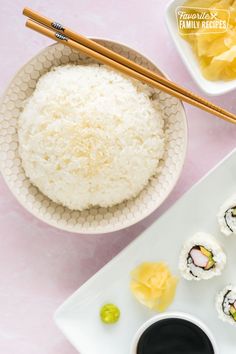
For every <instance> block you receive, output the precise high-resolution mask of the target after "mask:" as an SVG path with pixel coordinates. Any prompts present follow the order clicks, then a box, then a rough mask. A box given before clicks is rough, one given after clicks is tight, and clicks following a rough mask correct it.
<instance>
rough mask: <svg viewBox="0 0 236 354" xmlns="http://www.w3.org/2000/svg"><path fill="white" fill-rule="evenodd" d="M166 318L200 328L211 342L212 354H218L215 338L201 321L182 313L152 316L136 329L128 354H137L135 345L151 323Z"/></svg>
mask: <svg viewBox="0 0 236 354" xmlns="http://www.w3.org/2000/svg"><path fill="white" fill-rule="evenodd" d="M167 318H179V319H182V320H186V321H189V322H191V323H193V324H195V325H196V326H198V327H199V328H201V329H202V330H203V332H204V333H205V334H206V335H207V337H208V338H209V339H210V342H211V344H212V347H213V349H214V354H219V351H218V347H217V344H216V341H215V338H214V336H213V334H212V333H211V331H210V330H209V328H208V327H207V326H206V325H205V324H204V323H203V322H202V321H200V320H199V319H198V318H196V317H194V316H192V315H190V314H187V313H184V312H167V313H164V314H161V315H157V316H154V317H152V318H150V319H149V320H148V321H146V322H145V323H144V324H143V325H142V326H141V327H140V328H139V329H138V331H137V332H136V334H135V336H134V339H133V341H132V344H131V348H130V354H137V345H138V342H139V339H140V337H141V336H142V334H143V333H144V332H145V330H146V329H147V328H148V327H150V326H151V325H152V324H153V323H156V322H158V321H161V320H164V319H167Z"/></svg>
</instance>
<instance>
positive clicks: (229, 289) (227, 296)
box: [216, 285, 236, 326]
mask: <svg viewBox="0 0 236 354" xmlns="http://www.w3.org/2000/svg"><path fill="white" fill-rule="evenodd" d="M216 310H217V312H218V316H219V319H221V320H222V321H224V322H228V323H230V324H232V325H234V326H236V286H233V285H227V286H226V287H225V288H224V289H223V290H221V291H220V292H219V293H218V294H217V296H216Z"/></svg>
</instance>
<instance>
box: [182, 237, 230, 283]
mask: <svg viewBox="0 0 236 354" xmlns="http://www.w3.org/2000/svg"><path fill="white" fill-rule="evenodd" d="M225 264H226V255H225V253H224V252H223V251H222V249H221V247H220V246H219V245H218V243H217V242H216V240H215V238H214V237H213V236H211V235H209V234H207V233H204V232H198V233H196V234H195V235H193V237H191V238H190V239H188V240H187V241H186V243H185V244H184V247H183V249H182V252H181V254H180V259H179V270H180V272H181V275H182V276H183V277H184V278H185V279H187V280H201V279H210V278H212V277H214V276H217V275H220V274H221V272H222V270H223V269H224V266H225Z"/></svg>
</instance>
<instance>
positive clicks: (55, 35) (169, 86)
mask: <svg viewBox="0 0 236 354" xmlns="http://www.w3.org/2000/svg"><path fill="white" fill-rule="evenodd" d="M23 13H24V14H25V15H27V16H29V17H30V18H32V19H34V21H32V20H27V22H26V26H27V27H29V28H31V29H33V30H35V31H37V32H39V33H41V34H44V35H46V36H47V37H50V38H52V39H54V40H57V41H58V42H63V43H64V44H65V45H67V46H69V47H71V48H74V49H77V50H79V51H81V52H83V53H85V54H86V55H88V56H91V57H93V58H95V59H96V60H98V61H99V62H102V63H104V64H107V65H109V66H111V67H112V68H114V69H116V70H119V71H121V72H122V73H124V74H127V75H129V76H131V77H133V78H135V79H137V80H140V81H142V82H145V83H147V84H149V85H152V86H154V87H156V88H158V89H160V90H162V91H164V92H166V93H168V94H170V95H172V96H175V97H177V98H179V99H181V100H183V101H185V102H187V103H189V104H192V105H194V106H196V107H199V108H200V109H203V110H205V111H207V112H209V113H212V114H215V115H217V116H218V117H220V118H222V119H224V120H227V121H229V122H231V123H236V116H235V115H234V114H232V113H230V112H228V111H226V110H224V109H223V108H221V107H219V106H216V105H214V104H213V103H211V102H209V101H208V100H206V99H204V98H201V97H200V96H197V95H195V94H193V93H191V92H190V91H188V90H185V89H184V88H182V87H181V86H178V85H177V84H175V83H173V82H171V81H169V80H167V79H165V78H163V77H162V76H159V75H157V74H156V73H154V72H152V71H150V70H148V69H146V68H144V67H142V66H141V65H138V64H136V63H135V62H133V61H131V60H129V59H127V58H125V57H123V56H121V55H119V54H117V53H115V52H113V51H111V50H109V49H107V48H105V47H103V46H102V45H99V44H98V43H96V42H94V41H92V40H90V39H88V38H86V37H84V36H81V35H79V34H76V33H75V32H73V31H71V30H69V29H66V28H64V27H63V26H62V25H60V24H59V23H56V22H53V21H52V20H50V19H48V18H45V17H44V16H42V15H40V14H38V13H36V12H34V11H33V10H30V9H28V8H25V9H24V11H23ZM35 21H39V23H37V22H35ZM42 24H43V25H42ZM45 26H47V27H45ZM55 29H56V30H57V31H58V30H60V32H55ZM68 35H69V37H68ZM72 37H73V38H74V39H76V40H74V39H72ZM82 42H83V43H82Z"/></svg>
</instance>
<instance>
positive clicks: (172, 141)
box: [0, 40, 187, 234]
mask: <svg viewBox="0 0 236 354" xmlns="http://www.w3.org/2000/svg"><path fill="white" fill-rule="evenodd" d="M97 41H98V42H100V43H102V44H103V45H105V46H107V47H109V48H111V49H113V50H114V51H116V52H118V53H120V54H122V55H124V56H126V57H128V58H130V59H132V60H134V61H136V62H138V63H140V64H141V65H144V66H146V67H148V68H149V69H151V70H155V71H156V72H158V73H160V74H161V72H160V71H159V70H158V69H157V67H156V66H155V65H154V64H153V63H152V62H150V60H148V59H147V58H145V57H144V56H142V55H141V54H139V53H137V52H136V51H134V50H133V49H130V48H128V47H126V46H124V45H122V44H119V43H114V42H112V41H107V40H97ZM90 62H94V60H92V59H91V58H88V57H86V56H84V55H83V54H81V53H79V52H75V51H73V50H71V49H70V48H68V47H65V46H64V45H62V44H56V45H52V46H50V47H47V48H46V49H44V50H43V51H42V52H40V53H39V54H38V55H36V56H35V57H34V58H33V59H31V60H30V61H29V62H28V63H27V64H26V65H25V66H24V67H23V68H22V69H21V70H20V71H19V72H18V73H17V74H16V76H15V77H14V78H13V80H12V82H11V83H10V85H9V87H8V89H7V90H6V92H5V95H4V97H3V99H2V103H1V106H0V169H1V172H2V175H3V177H4V179H5V181H6V183H7V184H8V186H9V188H10V190H11V191H12V193H13V194H14V195H15V197H16V198H17V199H18V201H19V202H20V203H21V204H22V205H23V206H24V207H25V208H26V209H27V210H28V211H29V212H31V213H32V214H33V215H35V216H36V217H38V218H39V219H41V220H43V221H45V222H46V223H48V224H50V225H53V226H55V227H58V228H60V229H63V230H67V231H72V232H78V233H89V234H92V233H94V234H95V233H104V232H111V231H115V230H119V229H122V228H125V227H127V226H130V225H132V224H134V223H136V222H138V221H140V220H141V219H143V218H145V217H146V216H147V215H149V214H150V213H151V212H152V211H154V210H155V209H156V208H157V207H158V206H159V205H160V204H161V203H162V202H163V201H164V200H165V199H166V198H167V196H168V195H169V193H170V192H171V190H172V189H173V187H174V185H175V184H176V181H177V180H178V178H179V175H180V172H181V170H182V166H183V163H184V158H185V153H186V143H187V126H186V117H185V112H184V109H183V106H182V104H181V102H180V101H179V100H177V99H176V98H173V97H170V96H168V95H167V94H165V93H163V92H160V91H156V92H157V93H156V95H157V98H158V100H159V102H160V106H161V109H162V112H163V114H164V118H165V133H166V139H167V140H166V152H165V156H164V159H163V161H162V168H161V172H160V173H159V174H158V176H156V177H154V178H152V180H151V181H150V182H149V184H148V185H147V187H146V188H145V189H144V190H143V191H142V192H141V193H140V194H139V195H138V196H137V197H136V198H134V199H132V200H129V201H126V202H123V203H121V204H118V205H116V206H114V207H111V208H91V209H88V210H85V211H83V212H79V211H72V210H70V209H68V208H65V207H63V206H61V205H58V204H56V203H54V202H52V201H51V200H50V199H48V198H47V197H46V196H45V195H43V194H42V193H41V192H40V191H39V190H38V189H37V188H36V187H35V186H33V185H32V184H31V183H30V180H29V179H28V178H27V177H26V175H25V172H24V170H23V168H22V165H21V160H20V157H19V153H18V135H17V127H18V116H19V114H20V110H21V109H22V107H23V104H24V100H25V99H27V97H29V96H30V95H31V94H32V92H33V90H34V88H35V85H36V83H37V80H38V79H39V77H40V76H41V75H43V74H44V73H45V72H47V71H49V70H50V69H51V67H53V66H58V65H62V64H66V63H90ZM32 119H33V117H32Z"/></svg>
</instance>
